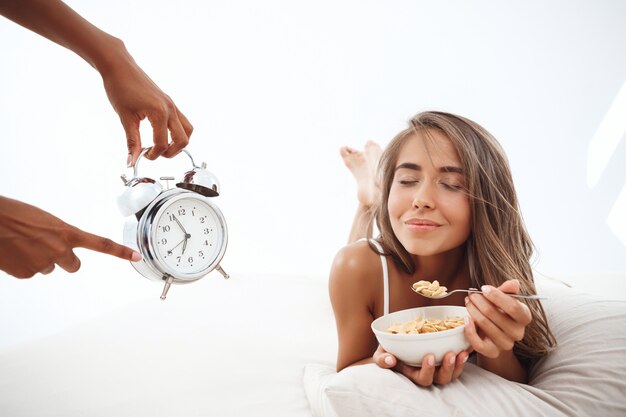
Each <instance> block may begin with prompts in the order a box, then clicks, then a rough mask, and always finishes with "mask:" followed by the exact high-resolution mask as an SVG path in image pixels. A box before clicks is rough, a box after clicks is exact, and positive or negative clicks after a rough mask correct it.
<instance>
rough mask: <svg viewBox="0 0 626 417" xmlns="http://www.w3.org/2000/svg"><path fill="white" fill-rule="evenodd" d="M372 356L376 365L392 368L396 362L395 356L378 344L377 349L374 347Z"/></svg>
mask: <svg viewBox="0 0 626 417" xmlns="http://www.w3.org/2000/svg"><path fill="white" fill-rule="evenodd" d="M372 358H373V359H374V363H375V364H376V365H378V366H380V367H381V368H384V369H389V368H393V367H394V366H396V365H397V363H398V361H397V360H396V357H395V356H393V355H392V354H391V353H387V352H386V351H385V350H384V349H383V348H382V346H378V349H376V352H374V355H373V356H372Z"/></svg>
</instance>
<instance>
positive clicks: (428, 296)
mask: <svg viewBox="0 0 626 417" xmlns="http://www.w3.org/2000/svg"><path fill="white" fill-rule="evenodd" d="M411 289H412V290H413V291H415V292H416V293H418V294H419V295H421V296H422V297H426V298H431V299H433V300H440V299H442V298H446V297H447V296H449V295H452V294H454V293H455V292H467V293H470V292H471V293H478V294H482V293H483V292H482V291H480V290H477V289H476V288H470V289H469V290H454V291H450V292H443V293H441V294H438V295H427V294H423V293H421V292H420V291H417V290H415V288H413V287H411ZM507 295H509V296H511V297H514V298H525V299H528V300H547V297H541V296H539V295H535V294H532V295H525V294H507Z"/></svg>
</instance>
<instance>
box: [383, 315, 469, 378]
mask: <svg viewBox="0 0 626 417" xmlns="http://www.w3.org/2000/svg"><path fill="white" fill-rule="evenodd" d="M455 316H461V317H466V316H469V313H468V312H467V309H466V308H465V307H462V306H431V307H418V308H410V309H407V310H401V311H396V312H393V313H390V314H387V315H385V316H382V317H379V318H377V319H376V320H374V321H373V322H372V330H373V331H374V334H375V335H376V339H378V343H380V345H381V346H382V347H383V349H385V350H386V351H387V352H389V353H391V354H393V355H394V356H395V357H396V358H398V360H400V361H402V362H404V363H406V364H408V365H411V366H422V360H423V359H424V356H426V355H428V354H433V355H435V364H436V365H439V364H441V361H442V360H443V357H444V356H445V354H446V353H448V352H454V353H459V352H461V351H463V350H466V349H467V348H469V346H470V343H469V341H468V340H467V339H466V338H465V333H464V330H465V325H463V326H459V327H455V328H454V329H450V330H443V331H440V332H435V333H420V334H399V333H398V334H393V333H389V332H387V328H389V326H391V325H392V324H394V323H405V322H407V321H411V320H414V319H415V318H416V317H423V318H425V319H437V320H443V319H445V318H446V317H455Z"/></svg>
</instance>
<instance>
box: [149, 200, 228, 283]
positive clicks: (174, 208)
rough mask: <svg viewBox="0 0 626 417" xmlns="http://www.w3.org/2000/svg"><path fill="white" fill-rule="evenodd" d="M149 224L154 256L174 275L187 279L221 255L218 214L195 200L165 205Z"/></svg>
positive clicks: (221, 239)
mask: <svg viewBox="0 0 626 417" xmlns="http://www.w3.org/2000/svg"><path fill="white" fill-rule="evenodd" d="M159 212H160V214H159V217H158V218H157V219H155V223H154V225H153V236H152V247H153V248H154V250H155V253H156V257H157V259H159V260H160V261H161V263H163V264H165V266H166V269H167V270H168V272H170V273H173V274H174V275H175V276H179V277H180V276H190V275H194V274H198V273H201V272H202V271H204V270H206V269H207V268H209V267H210V266H211V265H212V264H213V262H214V261H215V259H216V258H217V257H218V256H220V254H221V253H223V250H222V248H223V246H224V244H225V236H224V234H225V228H224V224H223V223H222V218H221V216H220V215H218V212H217V211H216V210H215V209H214V208H213V207H212V206H211V205H210V204H208V203H207V202H205V201H203V200H202V199H200V198H197V197H187V196H185V197H183V198H179V199H175V200H174V201H172V202H170V203H166V204H165V205H164V206H163V207H161V209H160V210H159Z"/></svg>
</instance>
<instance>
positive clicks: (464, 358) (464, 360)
mask: <svg viewBox="0 0 626 417" xmlns="http://www.w3.org/2000/svg"><path fill="white" fill-rule="evenodd" d="M467 358H469V355H468V356H464V357H463V363H465V362H467Z"/></svg>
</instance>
